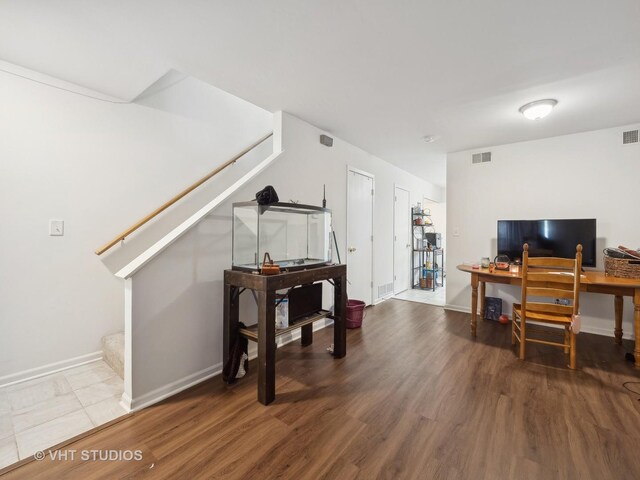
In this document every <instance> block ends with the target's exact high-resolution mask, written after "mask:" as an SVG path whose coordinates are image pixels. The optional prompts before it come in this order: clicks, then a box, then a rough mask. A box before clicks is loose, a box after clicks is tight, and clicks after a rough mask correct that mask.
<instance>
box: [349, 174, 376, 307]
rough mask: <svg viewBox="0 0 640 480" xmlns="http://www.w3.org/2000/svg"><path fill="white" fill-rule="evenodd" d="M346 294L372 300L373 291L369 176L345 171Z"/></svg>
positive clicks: (371, 215) (371, 191) (371, 196)
mask: <svg viewBox="0 0 640 480" xmlns="http://www.w3.org/2000/svg"><path fill="white" fill-rule="evenodd" d="M347 175H348V182H347V280H348V283H347V294H348V296H349V298H350V299H352V300H362V301H363V302H365V303H366V304H367V305H370V304H371V302H372V292H373V281H372V280H373V266H372V261H373V177H372V176H369V175H367V174H366V173H364V172H359V171H354V170H351V169H349V171H348V172H347Z"/></svg>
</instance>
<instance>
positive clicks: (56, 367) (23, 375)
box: [0, 351, 102, 388]
mask: <svg viewBox="0 0 640 480" xmlns="http://www.w3.org/2000/svg"><path fill="white" fill-rule="evenodd" d="M99 360H102V351H97V352H92V353H87V354H86V355H80V356H79V357H74V358H69V359H67V360H62V361H60V362H55V363H49V364H47V365H42V366H41V367H36V368H31V369H29V370H23V371H22V372H17V373H12V374H11V375H6V376H4V377H0V388H2V387H8V386H9V385H14V384H16V383H22V382H26V381H28V380H33V379H35V378H40V377H44V376H45V375H51V374H52V373H57V372H62V371H63V370H69V369H70V368H74V367H79V366H80V365H85V364H87V363H92V362H97V361H99Z"/></svg>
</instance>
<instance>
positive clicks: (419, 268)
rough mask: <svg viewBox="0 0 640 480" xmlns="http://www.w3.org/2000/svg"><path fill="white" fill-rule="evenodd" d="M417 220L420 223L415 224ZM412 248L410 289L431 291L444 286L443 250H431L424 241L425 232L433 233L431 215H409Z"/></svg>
mask: <svg viewBox="0 0 640 480" xmlns="http://www.w3.org/2000/svg"><path fill="white" fill-rule="evenodd" d="M417 219H422V220H418V221H419V222H420V223H416V220H417ZM411 228H412V231H413V246H412V251H411V283H412V288H416V289H421V290H432V291H435V290H436V288H438V287H442V286H443V285H444V249H442V248H431V247H430V246H429V245H428V244H427V241H426V239H425V232H427V231H435V228H434V225H433V222H431V215H428V214H424V213H412V214H411Z"/></svg>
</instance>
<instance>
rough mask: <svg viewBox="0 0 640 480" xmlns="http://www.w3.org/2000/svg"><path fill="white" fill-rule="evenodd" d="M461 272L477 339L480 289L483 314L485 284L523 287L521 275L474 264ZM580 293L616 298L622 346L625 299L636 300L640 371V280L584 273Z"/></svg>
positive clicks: (616, 330)
mask: <svg viewBox="0 0 640 480" xmlns="http://www.w3.org/2000/svg"><path fill="white" fill-rule="evenodd" d="M457 268H458V270H460V271H462V272H467V273H470V274H471V335H473V336H474V337H475V336H476V328H477V325H478V290H480V295H479V296H480V312H481V314H482V312H484V301H485V284H486V283H502V284H507V285H521V284H522V275H521V273H511V272H507V271H503V270H494V271H493V272H492V273H491V272H489V269H488V268H480V269H474V268H471V265H458V267H457ZM580 290H581V291H584V292H591V293H604V294H607V295H613V297H614V300H613V305H614V319H615V328H614V330H613V333H614V336H615V342H616V343H617V344H621V343H622V305H623V303H622V297H631V298H632V299H633V305H634V311H633V322H634V334H635V347H634V350H633V354H634V356H635V361H636V362H635V366H636V368H640V279H635V278H618V277H609V276H606V275H605V274H604V272H602V271H589V272H584V273H583V274H582V276H581V278H580Z"/></svg>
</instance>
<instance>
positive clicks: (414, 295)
mask: <svg viewBox="0 0 640 480" xmlns="http://www.w3.org/2000/svg"><path fill="white" fill-rule="evenodd" d="M393 298H397V299H398V300H408V301H410V302H419V303H428V304H429V305H438V306H440V307H443V306H444V304H445V303H446V297H445V287H438V288H436V291H435V292H433V291H431V290H420V289H417V288H413V289H412V288H410V289H409V290H405V291H404V292H400V293H399V294H397V295H395V296H394V297H393Z"/></svg>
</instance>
